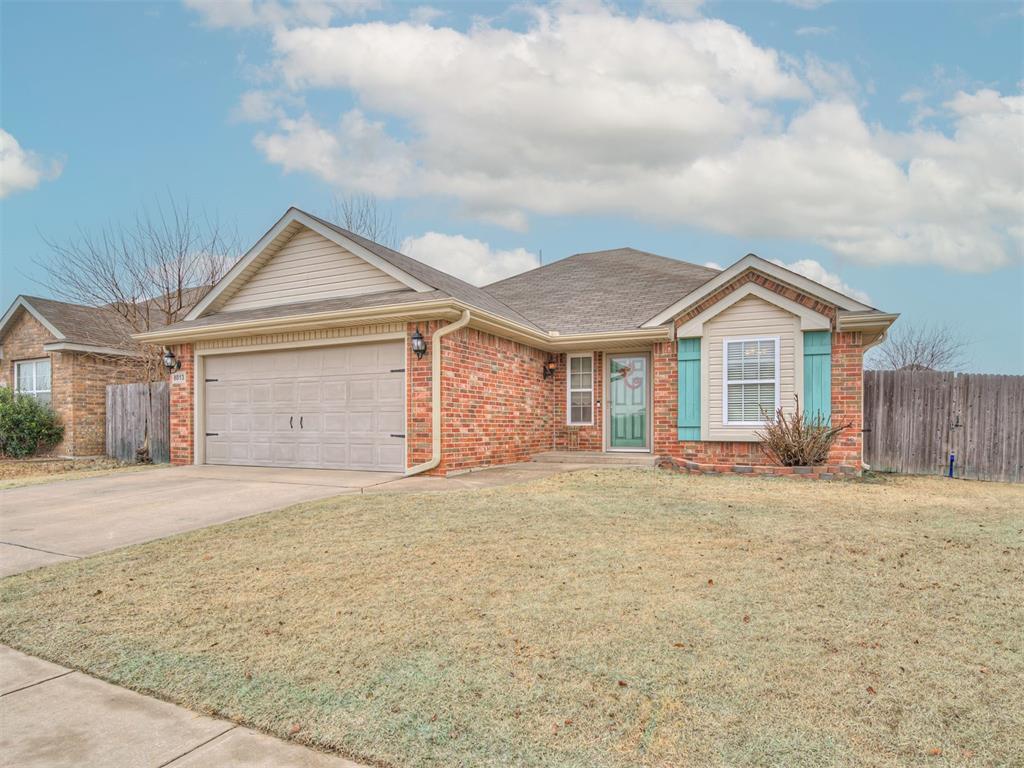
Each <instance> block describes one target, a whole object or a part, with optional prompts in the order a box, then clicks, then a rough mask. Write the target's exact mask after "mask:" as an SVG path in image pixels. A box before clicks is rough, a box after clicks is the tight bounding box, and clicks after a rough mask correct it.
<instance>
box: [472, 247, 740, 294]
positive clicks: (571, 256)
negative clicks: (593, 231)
mask: <svg viewBox="0 0 1024 768" xmlns="http://www.w3.org/2000/svg"><path fill="white" fill-rule="evenodd" d="M616 251H633V252H634V253H642V254H643V255H644V256H653V257H654V258H656V259H661V260H662V261H666V262H670V263H672V264H685V265H686V266H687V267H694V268H696V269H705V270H707V271H708V272H710V273H711V275H710V276H709V277H708V279H709V280H710V279H711V276H713V275H716V274H718V273H719V272H721V270H719V269H715V268H714V267H706V266H704V265H703V264H694V263H693V262H692V261H684V260H683V259H677V258H675V257H674V256H662V255H661V254H660V253H652V252H651V251H644V250H641V249H640V248H634V247H633V246H631V245H624V246H621V247H619V248H604V249H602V250H600V251H580V252H579V253H571V254H569V255H568V256H563V257H562V258H561V259H555V260H554V261H550V262H548V263H547V264H539V265H538V266H536V267H533V268H532V269H528V270H526V271H525V272H517V273H516V274H514V275H509V276H508V277H503V278H501V280H495V281H494V282H493V283H488V284H487V285H485V286H481V287H482V288H484V289H485V290H486V289H488V288H494V287H496V286H499V285H501V284H502V283H505V282H507V281H510V280H516V279H518V278H520V277H522V276H523V275H528V274H530V273H531V272H536V271H537V270H540V269H547V268H548V267H553V266H555V265H557V264H563V263H564V262H567V261H569V260H570V259H575V258H577V257H578V256H596V255H597V254H604V253H614V252H616Z"/></svg>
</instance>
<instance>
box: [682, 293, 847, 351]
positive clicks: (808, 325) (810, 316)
mask: <svg viewBox="0 0 1024 768" xmlns="http://www.w3.org/2000/svg"><path fill="white" fill-rule="evenodd" d="M747 296H756V297H758V298H760V299H764V300H765V301H767V302H768V303H769V304H774V305H775V306H777V307H781V308H782V309H784V310H786V311H787V312H789V313H790V314H793V315H796V316H797V317H799V318H800V330H801V331H828V330H831V329H832V322H831V320H829V318H828V317H826V316H825V315H822V314H820V313H818V312H815V311H814V310H813V309H808V308H807V307H805V306H804V305H803V304H798V303H797V302H795V301H793V300H792V299H787V298H786V297H785V296H780V295H779V294H777V293H775V291H769V290H768V289H767V288H765V287H764V286H763V285H758V284H757V283H747V284H746V285H744V286H742V287H740V288H737V289H736V290H735V291H733V292H732V293H730V294H729V295H728V296H726V297H725V298H724V299H722V300H721V301H719V302H716V303H714V304H712V305H711V306H710V307H708V308H707V309H705V310H704V311H703V312H701V313H700V314H699V315H697V316H696V317H691V318H690V319H689V320H687V321H686V322H685V323H683V324H682V325H681V326H679V329H678V330H677V331H676V338H680V339H689V338H694V337H696V336H703V335H704V323H706V322H708V321H709V320H711V319H712V318H714V317H716V316H718V315H719V314H721V313H722V312H724V311H725V310H727V309H728V308H729V307H731V306H732V305H733V304H735V303H736V302H738V301H740V300H742V299H745V298H746V297H747Z"/></svg>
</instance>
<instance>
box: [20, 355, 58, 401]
mask: <svg viewBox="0 0 1024 768" xmlns="http://www.w3.org/2000/svg"><path fill="white" fill-rule="evenodd" d="M36 363H47V364H49V366H50V388H49V389H36ZM29 364H31V365H32V389H31V390H24V389H22V388H21V366H23V365H29ZM14 391H15V392H16V393H17V394H21V395H29V396H30V397H35V398H36V399H38V395H39V394H40V393H43V392H45V393H46V394H48V395H49V396H50V402H53V362H52V361H51V360H50V358H48V357H33V358H32V359H31V360H16V361H15V362H14Z"/></svg>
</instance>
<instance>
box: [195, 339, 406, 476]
mask: <svg viewBox="0 0 1024 768" xmlns="http://www.w3.org/2000/svg"><path fill="white" fill-rule="evenodd" d="M205 378H206V383H205V387H206V389H205V393H204V394H205V408H206V425H205V426H206V429H205V432H206V438H205V439H206V462H207V463H208V464H241V465H250V466H264V467H321V468H325V469H377V470H391V471H395V470H397V471H401V470H403V469H404V468H405V434H404V433H405V344H404V343H403V342H401V341H387V342H379V343H376V344H352V345H346V346H340V347H314V348H307V349H290V350H278V351H273V352H252V353H244V354H236V355H211V356H208V357H207V358H206V370H205Z"/></svg>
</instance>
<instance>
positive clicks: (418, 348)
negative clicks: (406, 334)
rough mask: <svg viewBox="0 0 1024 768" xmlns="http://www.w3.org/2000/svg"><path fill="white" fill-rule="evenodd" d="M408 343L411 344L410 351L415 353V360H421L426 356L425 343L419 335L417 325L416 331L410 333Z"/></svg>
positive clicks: (421, 335) (420, 334)
mask: <svg viewBox="0 0 1024 768" xmlns="http://www.w3.org/2000/svg"><path fill="white" fill-rule="evenodd" d="M410 342H411V344H412V351H413V352H415V353H416V359H417V360H422V359H423V356H424V355H425V354H427V342H426V340H425V339H424V338H423V334H422V333H420V327H419V326H418V325H417V326H416V330H415V331H413V332H412V338H411V340H410Z"/></svg>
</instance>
